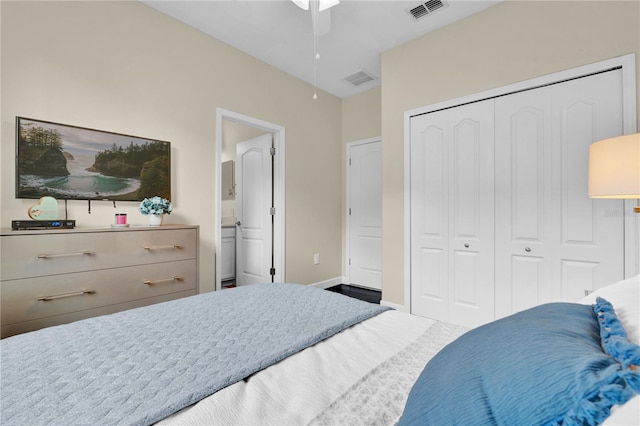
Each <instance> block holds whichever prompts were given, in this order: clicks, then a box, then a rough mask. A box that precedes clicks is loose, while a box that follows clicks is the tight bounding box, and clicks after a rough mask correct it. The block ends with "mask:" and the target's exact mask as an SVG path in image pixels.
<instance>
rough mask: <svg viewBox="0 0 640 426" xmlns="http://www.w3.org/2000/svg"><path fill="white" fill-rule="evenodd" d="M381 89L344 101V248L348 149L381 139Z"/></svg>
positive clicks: (344, 240)
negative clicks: (349, 145) (359, 142)
mask: <svg viewBox="0 0 640 426" xmlns="http://www.w3.org/2000/svg"><path fill="white" fill-rule="evenodd" d="M380 93H381V89H380V87H379V86H378V87H374V88H373V89H369V90H367V91H366V92H362V93H359V94H357V95H354V96H351V97H349V98H346V99H343V100H342V142H343V143H344V147H343V148H342V163H341V165H340V169H341V172H342V182H343V185H342V247H344V248H345V250H346V246H347V216H346V209H347V207H346V206H347V185H346V182H347V174H346V173H347V159H346V153H347V147H346V145H347V144H348V143H350V142H357V141H361V140H364V139H371V138H376V137H380V135H381V134H382V129H381V118H382V117H381V116H380V111H381V109H382V105H381V101H382V99H381V98H380ZM347 267H348V265H347V254H346V253H345V255H344V256H342V270H343V275H344V276H347V272H348V271H347Z"/></svg>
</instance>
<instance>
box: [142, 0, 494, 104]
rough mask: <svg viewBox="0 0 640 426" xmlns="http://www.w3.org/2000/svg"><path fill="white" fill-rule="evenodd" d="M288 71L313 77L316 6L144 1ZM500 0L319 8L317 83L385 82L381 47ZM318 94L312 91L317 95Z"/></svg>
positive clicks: (332, 89)
mask: <svg viewBox="0 0 640 426" xmlns="http://www.w3.org/2000/svg"><path fill="white" fill-rule="evenodd" d="M140 1H142V3H145V4H146V5H148V6H150V7H152V8H154V9H156V10H158V11H160V12H162V13H164V14H166V15H169V16H171V17H173V18H175V19H177V20H179V21H182V22H184V23H185V24H187V25H190V26H192V27H194V28H196V29H198V30H200V31H202V32H204V33H206V34H209V35H211V36H212V37H215V38H217V39H218V40H222V41H224V42H225V43H227V44H229V45H231V46H234V47H236V48H237V49H239V50H242V51H243V52H245V53H248V54H249V55H251V56H254V57H256V58H258V59H260V60H262V61H264V62H266V63H268V64H271V65H273V66H274V67H276V68H278V69H281V70H282V71H284V72H286V73H288V74H291V75H293V76H295V77H298V78H300V79H301V80H304V81H306V82H308V83H310V84H313V83H314V50H313V49H314V46H313V43H314V42H313V31H312V21H311V12H310V11H305V10H302V9H300V8H299V7H297V6H296V5H295V4H294V3H293V2H291V1H289V0H271V1H270V0H208V1H202V0H200V1H187V0H140ZM499 2H500V0H498V1H490V0H444V3H445V5H444V7H442V8H440V9H438V10H435V11H434V12H433V13H430V14H427V15H426V16H425V17H423V18H421V19H418V20H416V19H414V18H413V16H411V14H409V12H408V11H409V10H410V9H412V8H414V7H416V6H418V5H420V4H421V3H423V1H421V0H415V1H405V0H341V2H340V4H338V5H336V6H334V7H332V8H330V9H328V10H327V11H324V12H321V13H320V18H319V19H320V25H319V26H320V27H321V28H322V29H321V31H322V32H324V35H321V36H320V37H319V42H318V44H319V53H320V59H319V61H318V64H317V69H316V85H317V87H318V88H319V89H321V90H324V91H326V92H329V93H331V94H333V95H335V96H337V97H340V98H347V97H349V96H352V95H355V94H357V93H360V92H363V91H365V90H368V89H370V88H372V87H375V86H377V85H379V84H380V54H381V53H382V52H384V51H385V50H388V49H391V48H393V47H396V46H399V45H400V44H403V43H405V42H407V41H409V40H412V39H414V38H416V37H419V36H421V35H423V34H426V33H428V32H430V31H433V30H436V29H438V28H441V27H443V26H445V25H448V24H450V23H452V22H455V21H457V20H459V19H462V18H465V17H467V16H469V15H473V14H474V13H477V12H480V11H482V10H484V9H486V8H488V7H491V6H493V5H495V4H497V3H499ZM360 70H364V71H366V72H367V73H369V74H371V75H373V76H374V77H376V80H374V81H371V82H368V83H364V84H362V85H360V86H353V85H352V84H350V83H348V82H347V81H345V80H344V78H345V77H346V76H348V75H350V74H353V73H354V72H357V71H360ZM311 95H312V93H310V94H309V96H311Z"/></svg>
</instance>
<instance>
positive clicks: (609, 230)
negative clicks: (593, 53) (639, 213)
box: [552, 70, 624, 301]
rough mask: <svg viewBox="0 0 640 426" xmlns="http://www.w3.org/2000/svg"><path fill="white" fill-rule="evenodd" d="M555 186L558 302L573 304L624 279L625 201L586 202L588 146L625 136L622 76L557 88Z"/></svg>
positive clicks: (554, 98)
mask: <svg viewBox="0 0 640 426" xmlns="http://www.w3.org/2000/svg"><path fill="white" fill-rule="evenodd" d="M552 102H553V123H554V125H553V134H552V138H553V144H554V147H555V148H556V149H557V150H558V151H557V158H558V162H559V164H557V165H556V166H555V167H554V170H555V174H554V181H555V182H557V185H556V188H557V194H556V196H557V197H558V200H559V203H560V210H559V213H560V214H559V217H560V229H559V235H558V238H559V242H558V243H559V246H558V256H557V259H558V261H557V262H558V263H557V264H556V265H555V270H554V276H555V277H557V278H556V280H557V281H556V282H555V283H554V284H555V286H554V291H555V293H554V296H555V298H556V300H564V301H574V300H577V299H579V298H580V297H583V296H584V292H585V291H592V290H595V289H597V288H599V287H602V286H604V285H607V284H609V283H612V282H615V281H618V280H621V279H622V278H623V274H624V217H623V215H616V214H612V212H616V211H618V212H619V211H624V205H623V202H622V201H620V200H600V199H590V198H588V196H587V164H588V151H589V145H590V144H591V143H593V142H596V141H598V140H601V139H606V138H610V137H613V136H618V135H621V134H622V132H623V121H622V117H623V115H622V72H621V71H620V70H614V71H608V72H605V73H601V74H597V75H592V76H589V77H584V78H580V79H575V80H571V81H568V82H565V83H562V84H557V85H554V86H552Z"/></svg>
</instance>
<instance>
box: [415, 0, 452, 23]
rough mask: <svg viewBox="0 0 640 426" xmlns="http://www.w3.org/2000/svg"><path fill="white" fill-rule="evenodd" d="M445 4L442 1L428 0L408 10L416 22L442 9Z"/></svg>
mask: <svg viewBox="0 0 640 426" xmlns="http://www.w3.org/2000/svg"><path fill="white" fill-rule="evenodd" d="M446 5H447V4H446V3H445V2H443V1H442V0H429V1H426V2H424V3H420V4H419V5H418V6H415V7H412V8H411V9H409V11H408V12H409V13H410V14H411V16H413V18H414V19H415V20H418V19H420V18H422V17H424V16H427V15H429V14H430V13H433V12H435V11H436V10H438V9H442V8H443V7H445V6H446Z"/></svg>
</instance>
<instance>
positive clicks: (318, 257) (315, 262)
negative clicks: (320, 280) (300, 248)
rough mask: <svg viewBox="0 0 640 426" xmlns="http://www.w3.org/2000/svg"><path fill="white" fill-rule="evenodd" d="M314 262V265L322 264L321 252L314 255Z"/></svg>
mask: <svg viewBox="0 0 640 426" xmlns="http://www.w3.org/2000/svg"><path fill="white" fill-rule="evenodd" d="M313 264H314V265H319V264H320V253H316V254H314V255H313Z"/></svg>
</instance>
